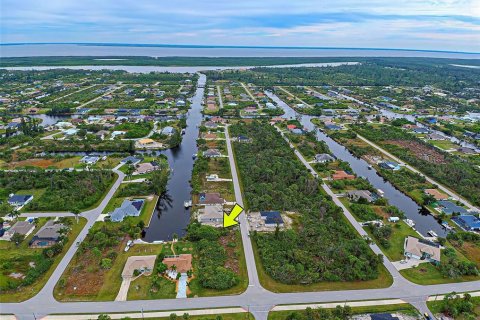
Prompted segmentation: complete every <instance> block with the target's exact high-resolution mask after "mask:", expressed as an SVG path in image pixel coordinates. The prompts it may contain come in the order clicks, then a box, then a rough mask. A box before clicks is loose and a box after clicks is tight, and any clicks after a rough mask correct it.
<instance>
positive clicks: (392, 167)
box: [378, 161, 400, 171]
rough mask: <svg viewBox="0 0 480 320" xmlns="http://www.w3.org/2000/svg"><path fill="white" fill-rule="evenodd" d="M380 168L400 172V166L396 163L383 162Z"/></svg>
mask: <svg viewBox="0 0 480 320" xmlns="http://www.w3.org/2000/svg"><path fill="white" fill-rule="evenodd" d="M378 165H379V166H380V168H383V169H388V170H393V171H397V170H400V165H399V164H398V163H396V162H394V161H383V162H380V163H379V164H378Z"/></svg>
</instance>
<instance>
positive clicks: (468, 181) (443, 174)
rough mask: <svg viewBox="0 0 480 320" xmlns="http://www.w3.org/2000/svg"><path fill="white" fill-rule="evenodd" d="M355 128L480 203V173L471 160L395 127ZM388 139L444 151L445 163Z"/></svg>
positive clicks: (366, 125)
mask: <svg viewBox="0 0 480 320" xmlns="http://www.w3.org/2000/svg"><path fill="white" fill-rule="evenodd" d="M353 129H354V130H355V131H357V132H358V133H359V134H361V135H362V136H364V137H366V138H367V139H369V140H371V141H373V142H376V143H380V144H382V147H384V148H385V149H387V150H388V151H389V152H391V153H393V154H394V155H395V156H397V157H399V158H400V159H402V160H403V161H405V162H407V163H409V164H411V165H412V166H414V167H416V168H418V169H419V170H420V171H422V172H424V173H425V174H426V175H428V176H431V177H432V178H434V179H435V180H437V181H438V182H439V183H442V184H445V185H448V186H449V187H451V188H452V189H453V190H455V191H456V192H458V193H459V194H460V195H462V196H464V197H465V198H467V199H469V200H470V201H472V202H473V203H474V204H477V205H478V204H480V171H479V170H478V168H477V167H476V165H475V163H473V162H472V161H471V160H469V159H465V158H461V157H458V156H456V155H452V154H449V153H447V152H441V151H439V150H438V149H436V148H435V147H433V146H431V145H429V144H428V143H426V142H424V141H422V140H421V139H419V138H417V137H415V136H414V135H413V134H411V133H408V132H405V131H403V130H402V129H399V128H397V127H393V126H381V127H379V128H376V127H373V126H371V125H368V124H363V125H354V126H353ZM387 140H399V141H401V140H403V141H412V142H416V143H418V144H420V145H421V146H422V148H424V149H425V150H433V151H435V152H437V153H439V152H441V154H442V156H443V159H444V161H443V162H432V161H429V159H428V158H425V157H422V156H421V155H418V154H415V153H413V152H412V151H411V150H409V149H406V148H402V147H399V146H396V145H392V144H388V143H383V142H384V141H387Z"/></svg>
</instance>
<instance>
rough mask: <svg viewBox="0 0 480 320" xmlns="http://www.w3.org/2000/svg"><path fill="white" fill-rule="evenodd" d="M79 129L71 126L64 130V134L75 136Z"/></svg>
mask: <svg viewBox="0 0 480 320" xmlns="http://www.w3.org/2000/svg"><path fill="white" fill-rule="evenodd" d="M78 131H79V130H78V129H74V128H71V129H67V130H65V131H63V134H64V135H66V136H73V135H76V134H77V132H78Z"/></svg>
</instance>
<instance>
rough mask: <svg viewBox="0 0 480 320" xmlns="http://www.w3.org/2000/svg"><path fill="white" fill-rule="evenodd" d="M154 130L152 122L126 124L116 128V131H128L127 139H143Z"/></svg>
mask: <svg viewBox="0 0 480 320" xmlns="http://www.w3.org/2000/svg"><path fill="white" fill-rule="evenodd" d="M152 129H153V124H152V123H151V122H147V121H144V122H138V123H134V122H124V123H122V124H119V125H117V126H115V128H114V130H118V131H127V133H126V134H125V138H126V139H134V138H143V137H145V136H146V135H148V133H149V132H150V131H151V130H152Z"/></svg>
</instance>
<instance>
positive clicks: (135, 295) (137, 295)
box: [127, 276, 176, 300]
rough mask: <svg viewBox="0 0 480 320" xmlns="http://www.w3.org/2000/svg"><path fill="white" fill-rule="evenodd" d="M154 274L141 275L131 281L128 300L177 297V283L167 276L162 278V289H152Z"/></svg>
mask: <svg viewBox="0 0 480 320" xmlns="http://www.w3.org/2000/svg"><path fill="white" fill-rule="evenodd" d="M151 278H152V276H148V277H146V276H140V277H139V278H137V279H135V280H134V281H132V282H131V283H130V288H129V290H128V296H127V300H144V299H174V298H175V297H176V292H175V290H176V284H175V282H174V281H171V280H168V279H166V278H163V277H161V278H160V289H159V290H158V291H157V292H153V291H151V290H150V282H151Z"/></svg>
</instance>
